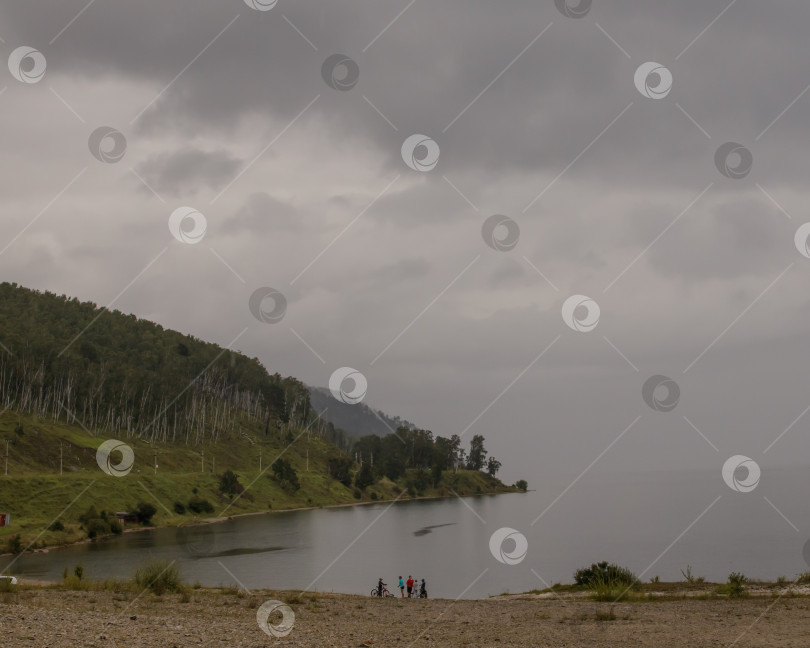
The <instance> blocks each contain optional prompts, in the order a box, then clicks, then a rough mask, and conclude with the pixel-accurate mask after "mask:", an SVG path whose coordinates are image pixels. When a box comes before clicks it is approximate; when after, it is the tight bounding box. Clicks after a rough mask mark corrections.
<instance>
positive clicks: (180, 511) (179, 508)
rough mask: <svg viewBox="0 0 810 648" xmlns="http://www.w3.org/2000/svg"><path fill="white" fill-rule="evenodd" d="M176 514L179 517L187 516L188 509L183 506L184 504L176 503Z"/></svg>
mask: <svg viewBox="0 0 810 648" xmlns="http://www.w3.org/2000/svg"><path fill="white" fill-rule="evenodd" d="M174 512H175V513H177V515H185V514H186V507H185V506H183V503H182V502H175V503H174Z"/></svg>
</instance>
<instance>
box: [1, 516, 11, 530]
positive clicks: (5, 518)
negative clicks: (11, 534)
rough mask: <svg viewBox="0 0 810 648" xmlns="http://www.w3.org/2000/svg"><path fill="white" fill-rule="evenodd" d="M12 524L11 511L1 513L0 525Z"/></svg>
mask: <svg viewBox="0 0 810 648" xmlns="http://www.w3.org/2000/svg"><path fill="white" fill-rule="evenodd" d="M4 526H11V513H0V527H4Z"/></svg>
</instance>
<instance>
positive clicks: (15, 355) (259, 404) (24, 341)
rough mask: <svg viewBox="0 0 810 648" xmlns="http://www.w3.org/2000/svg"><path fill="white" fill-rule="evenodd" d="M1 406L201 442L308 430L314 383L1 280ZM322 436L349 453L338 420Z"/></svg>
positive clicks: (99, 428) (152, 437) (94, 426)
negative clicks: (243, 432)
mask: <svg viewBox="0 0 810 648" xmlns="http://www.w3.org/2000/svg"><path fill="white" fill-rule="evenodd" d="M0 345H2V346H0V406H1V407H3V408H6V409H10V410H15V411H19V412H21V413H23V414H32V415H36V416H38V417H40V418H43V419H47V418H50V419H52V420H53V421H64V422H67V423H71V424H76V425H81V426H83V427H85V428H86V429H89V430H93V431H94V432H101V433H109V434H112V433H114V434H116V435H119V436H122V435H124V436H139V437H141V438H143V439H145V440H147V441H160V442H163V443H172V442H183V443H185V444H189V445H199V444H201V443H203V442H205V441H216V440H218V439H220V438H222V437H223V435H228V436H230V434H229V433H238V432H239V427H240V426H241V425H243V424H244V425H247V426H249V427H251V428H253V429H264V431H265V433H267V434H270V433H271V432H272V433H276V432H277V431H280V430H281V428H283V427H286V428H287V429H290V428H293V427H303V426H304V425H306V424H307V423H309V422H310V421H311V420H312V419H313V418H314V416H315V414H314V412H313V411H312V408H311V405H310V400H309V391H308V389H307V387H306V386H305V385H304V384H303V383H302V382H300V381H299V380H297V379H295V378H291V377H288V378H282V377H281V376H280V375H279V374H269V373H268V372H267V371H266V370H265V368H264V367H263V366H262V365H261V364H260V363H259V361H258V360H257V359H255V358H248V357H247V356H245V355H243V354H241V353H238V352H235V351H229V350H227V349H223V348H221V347H219V346H218V345H216V344H211V343H208V342H204V341H202V340H199V339H197V338H195V337H193V336H190V335H183V334H182V333H178V332H177V331H172V330H168V329H164V328H163V327H162V326H160V325H158V324H155V323H153V322H149V321H147V320H143V319H139V318H138V317H136V316H134V315H127V314H124V313H121V312H119V311H110V310H107V309H104V308H99V307H98V306H96V305H95V304H93V303H91V302H81V301H79V300H78V299H75V298H72V299H71V298H68V297H65V296H59V295H55V294H52V293H48V292H44V293H43V292H38V291H35V290H29V289H27V288H23V287H20V286H18V285H16V284H10V283H2V284H0ZM319 432H320V433H321V434H322V435H323V436H324V437H326V438H327V439H328V440H331V441H334V442H336V443H337V445H339V446H341V447H342V448H344V449H347V448H348V445H347V441H346V439H345V436H344V435H343V434H342V433H340V432H336V431H335V429H334V427H333V426H332V425H331V424H325V425H323V424H320V423H319Z"/></svg>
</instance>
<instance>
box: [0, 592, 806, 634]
mask: <svg viewBox="0 0 810 648" xmlns="http://www.w3.org/2000/svg"><path fill="white" fill-rule="evenodd" d="M270 599H281V600H285V601H286V602H287V603H289V607H290V608H291V609H292V610H293V612H294V614H295V620H294V625H293V629H292V631H291V632H290V633H289V635H287V636H286V637H275V636H269V635H267V634H265V633H264V632H262V630H261V629H260V628H259V625H258V623H257V619H256V612H257V610H258V609H259V607H260V606H261V605H262V604H263V603H264V602H265V601H267V600H270ZM808 609H810V598H807V597H792V596H789V595H788V596H783V597H781V598H776V597H773V596H762V597H752V598H748V599H741V600H698V599H681V600H658V601H637V602H629V603H619V604H616V605H611V604H610V603H596V602H593V601H589V600H586V599H582V598H574V599H560V598H544V597H536V596H521V595H516V596H504V597H497V598H493V599H487V600H461V601H457V602H454V601H452V600H441V599H439V600H428V601H424V600H404V601H402V600H399V599H384V600H377V599H372V598H369V597H359V596H351V595H339V594H315V595H313V594H309V593H307V594H303V595H301V594H291V593H281V592H255V591H254V592H252V593H250V594H248V593H246V592H243V591H237V590H233V589H231V590H228V589H224V590H208V589H197V590H191V589H189V591H188V592H187V593H186V594H165V595H163V596H155V595H154V594H151V593H147V594H142V595H139V594H138V593H137V592H132V591H119V592H116V591H60V590H56V589H41V588H34V589H21V590H18V591H14V592H0V647H2V648H12V647H14V648H16V647H18V646H30V647H34V648H78V647H91V648H92V647H99V648H101V647H104V648H114V647H119V646H120V647H121V648H124V647H126V648H145V647H150V648H152V647H155V648H186V647H195V648H197V647H199V646H206V647H208V646H223V647H228V648H237V647H245V648H264V647H266V646H289V647H299V646H312V647H315V646H317V647H318V648H329V647H331V646H340V647H341V648H346V647H354V646H357V647H380V648H382V647H392V648H393V647H401V648H411V647H420V646H425V647H426V646H441V647H442V648H452V647H456V646H496V647H498V648H509V647H512V646H553V647H560V648H562V647H566V648H573V647H580V646H582V647H584V646H588V647H592V648H601V647H604V648H608V647H610V648H613V647H622V648H634V647H637V646H638V647H642V646H643V647H644V648H659V647H660V648H680V647H683V648H700V647H704V646H705V647H709V646H712V647H714V646H722V647H724V648H726V647H729V646H732V645H733V646H735V647H738V648H753V647H755V646H756V647H758V648H759V647H772V646H773V647H776V646H779V647H785V648H786V647H788V646H791V647H795V648H799V647H801V648H806V647H807V646H808V645H810V614H808ZM280 619H281V616H280V614H278V616H277V617H276V616H273V617H271V618H270V622H271V623H278V622H279V621H280ZM735 642H736V643H735Z"/></svg>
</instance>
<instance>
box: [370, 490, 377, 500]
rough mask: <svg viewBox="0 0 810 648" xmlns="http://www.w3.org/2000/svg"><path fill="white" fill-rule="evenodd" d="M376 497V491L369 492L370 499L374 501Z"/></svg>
mask: <svg viewBox="0 0 810 648" xmlns="http://www.w3.org/2000/svg"><path fill="white" fill-rule="evenodd" d="M377 497H378V495H377V493H376V491H371V499H373V500H376V499H377Z"/></svg>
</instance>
